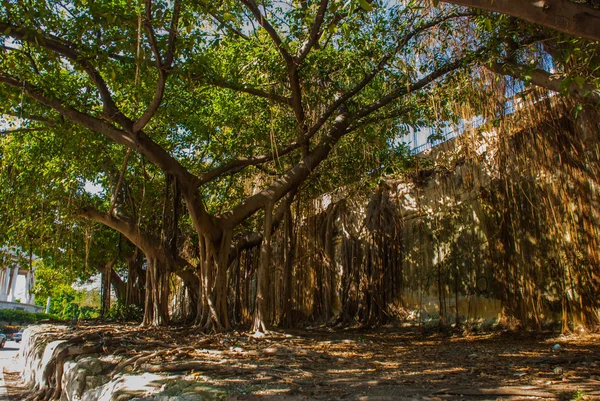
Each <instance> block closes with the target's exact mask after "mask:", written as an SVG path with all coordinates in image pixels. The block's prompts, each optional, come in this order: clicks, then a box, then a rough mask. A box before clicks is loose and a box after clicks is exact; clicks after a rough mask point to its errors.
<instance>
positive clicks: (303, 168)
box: [217, 107, 349, 228]
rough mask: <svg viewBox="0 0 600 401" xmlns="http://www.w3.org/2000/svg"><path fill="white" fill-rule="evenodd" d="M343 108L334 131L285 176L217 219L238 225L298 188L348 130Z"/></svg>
mask: <svg viewBox="0 0 600 401" xmlns="http://www.w3.org/2000/svg"><path fill="white" fill-rule="evenodd" d="M340 109H341V111H340V113H339V114H338V116H337V117H336V119H335V122H334V124H333V127H332V129H331V131H330V132H329V133H328V134H327V135H325V136H324V137H323V138H322V139H321V141H320V142H319V144H318V145H317V146H315V148H314V149H313V150H312V151H311V152H310V153H308V154H307V155H306V156H304V157H303V158H302V160H301V161H300V162H299V163H298V164H296V165H295V166H293V167H292V168H290V169H289V170H287V172H286V173H285V174H284V175H283V176H282V177H280V178H279V179H277V180H276V181H275V182H273V183H272V184H271V185H270V186H269V187H267V188H266V189H264V190H262V191H261V192H259V193H257V194H256V195H253V196H251V197H249V198H247V199H246V200H244V201H243V202H242V203H240V204H239V205H237V206H236V207H234V208H233V209H232V210H230V211H229V212H226V213H224V214H222V215H221V216H219V217H218V218H217V219H218V220H219V221H221V223H222V224H223V225H224V226H225V227H226V228H231V227H235V226H236V225H238V224H239V223H241V222H242V221H244V220H245V219H246V218H248V217H249V216H251V215H252V214H253V213H255V212H256V211H258V210H259V209H261V208H263V207H264V206H265V205H266V204H267V203H268V202H277V201H279V200H280V199H281V198H282V197H283V196H285V195H286V194H287V193H288V192H290V191H293V190H295V189H296V188H298V186H300V184H302V182H304V181H305V180H306V178H308V177H309V176H310V174H311V173H312V171H313V170H314V169H315V168H317V167H318V166H319V164H320V163H321V162H322V161H323V160H325V159H326V158H327V156H328V155H329V153H330V152H331V150H332V149H333V147H334V146H335V144H336V143H337V142H338V141H339V140H340V138H342V137H343V136H344V135H345V134H346V133H347V128H348V123H349V121H348V115H347V112H346V110H345V107H341V108H340Z"/></svg>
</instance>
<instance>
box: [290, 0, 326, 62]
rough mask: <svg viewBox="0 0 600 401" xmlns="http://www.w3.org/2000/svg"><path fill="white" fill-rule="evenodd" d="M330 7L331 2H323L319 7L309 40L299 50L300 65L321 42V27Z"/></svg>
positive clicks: (298, 60)
mask: <svg viewBox="0 0 600 401" xmlns="http://www.w3.org/2000/svg"><path fill="white" fill-rule="evenodd" d="M328 5H329V0H321V4H320V5H319V10H318V11H317V16H316V17H315V22H314V23H313V25H312V28H311V29H310V33H309V35H308V39H307V40H306V41H305V42H304V43H303V44H302V47H301V48H300V49H299V50H298V54H297V55H296V60H297V63H298V64H300V63H302V61H303V60H304V59H305V58H306V56H308V53H310V50H311V49H312V47H313V46H314V45H315V43H316V42H317V41H318V40H319V37H320V34H319V31H320V30H321V25H323V20H324V19H325V12H326V11H327V6H328Z"/></svg>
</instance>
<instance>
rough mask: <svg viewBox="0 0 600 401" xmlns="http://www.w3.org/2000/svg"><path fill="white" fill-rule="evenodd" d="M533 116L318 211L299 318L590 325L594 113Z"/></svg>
mask: <svg viewBox="0 0 600 401" xmlns="http://www.w3.org/2000/svg"><path fill="white" fill-rule="evenodd" d="M538 106H539V105H538ZM536 107H537V106H536ZM536 107H531V108H528V109H524V110H522V111H521V112H520V113H518V114H513V115H512V116H511V118H506V119H503V120H501V121H500V122H499V124H500V125H499V126H495V127H494V126H492V125H491V124H490V125H488V126H486V127H484V129H483V130H481V131H478V132H469V133H466V134H463V135H461V136H460V137H457V138H455V139H453V140H451V141H448V142H447V143H445V144H443V145H441V146H438V147H436V148H434V149H432V150H430V151H428V153H427V154H424V155H421V156H420V157H419V159H418V160H417V163H416V166H415V168H414V169H413V170H412V171H410V172H408V173H406V174H404V175H402V176H396V177H386V179H385V180H384V181H385V182H382V183H381V184H380V185H379V187H378V188H377V189H376V190H375V191H374V192H371V193H365V192H366V191H364V190H357V189H356V188H344V189H340V190H339V191H338V192H337V193H335V194H329V195H327V196H324V197H322V198H321V199H318V200H315V201H314V203H315V206H314V207H313V208H312V209H313V210H310V211H309V212H307V213H306V214H305V215H304V216H302V217H301V219H302V220H301V223H300V229H299V232H298V238H299V240H298V242H299V244H297V249H296V251H295V255H297V256H296V259H297V260H296V261H295V265H294V280H295V283H296V287H295V291H296V292H295V293H294V295H293V296H294V302H295V304H294V307H295V309H296V310H298V311H299V312H300V315H301V316H303V317H305V319H306V320H315V321H323V320H326V321H327V320H330V319H331V318H332V316H334V317H335V315H336V314H338V312H340V311H341V312H342V315H343V317H344V318H345V320H346V321H347V322H350V323H352V322H355V321H356V322H359V323H362V324H371V323H372V322H375V323H378V322H386V321H389V319H388V317H400V318H407V319H409V320H411V321H419V322H433V323H437V322H440V320H441V322H442V323H444V322H446V323H454V322H455V321H457V320H458V321H461V322H464V321H470V322H478V323H484V322H485V323H486V324H491V323H493V322H494V321H499V320H501V321H503V322H505V323H508V324H510V325H520V326H522V327H533V328H539V327H542V326H556V325H559V324H562V328H563V329H564V330H567V329H569V328H570V329H576V328H579V327H590V328H591V327H594V326H595V325H596V324H597V323H598V321H599V317H600V312H599V311H600V295H598V294H600V135H599V130H598V126H599V122H600V114H599V113H598V111H597V110H595V111H591V112H589V113H581V114H580V115H579V116H578V117H577V118H575V117H574V116H573V115H572V113H571V111H572V110H571V109H569V108H568V107H562V108H560V107H561V106H559V105H557V104H555V102H554V101H553V103H552V104H551V107H550V109H548V107H546V105H544V108H543V110H542V111H541V112H540V109H539V108H536ZM548 110H550V111H549V112H548ZM486 130H487V131H486ZM332 244H334V245H332ZM274 249H275V252H274V253H277V252H278V250H279V249H282V247H281V245H277V246H274ZM277 257H279V256H277ZM280 259H281V258H280ZM280 259H277V260H280ZM274 271H275V272H277V270H276V268H274ZM279 280H280V279H279V278H278V276H277V275H276V274H274V275H273V278H272V283H274V285H279V284H278V282H279ZM296 289H297V290H296ZM279 292H281V291H279V290H278V289H277V288H276V289H275V291H274V294H275V295H274V297H277V294H278V293H279ZM323 304H325V305H326V308H328V309H325V308H320V307H319V305H323ZM365 304H368V305H367V306H366V307H365ZM338 305H340V306H339V307H338ZM457 317H458V319H457Z"/></svg>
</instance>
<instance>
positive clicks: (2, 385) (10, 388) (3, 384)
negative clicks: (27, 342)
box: [0, 341, 23, 401]
mask: <svg viewBox="0 0 600 401" xmlns="http://www.w3.org/2000/svg"><path fill="white" fill-rule="evenodd" d="M21 344H22V343H18V344H17V343H16V342H14V341H7V342H6V345H5V346H4V348H2V349H0V401H15V400H19V399H20V397H19V395H17V394H19V393H20V394H22V393H23V391H22V389H20V388H19V387H17V386H18V382H17V379H18V375H19V374H20V372H21V369H22V367H21V366H20V364H19V360H18V354H19V350H20V349H21ZM16 385H17V386H16Z"/></svg>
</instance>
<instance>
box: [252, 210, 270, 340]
mask: <svg viewBox="0 0 600 401" xmlns="http://www.w3.org/2000/svg"><path fill="white" fill-rule="evenodd" d="M272 221H273V203H271V202H269V203H268V204H267V207H266V208H265V228H264V231H265V237H264V240H263V242H262V246H261V249H260V263H259V265H258V272H257V275H256V302H255V304H254V323H253V325H252V331H255V332H262V333H266V332H267V325H266V320H267V317H268V310H267V306H268V302H267V294H268V291H269V264H270V262H271V231H272Z"/></svg>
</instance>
